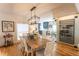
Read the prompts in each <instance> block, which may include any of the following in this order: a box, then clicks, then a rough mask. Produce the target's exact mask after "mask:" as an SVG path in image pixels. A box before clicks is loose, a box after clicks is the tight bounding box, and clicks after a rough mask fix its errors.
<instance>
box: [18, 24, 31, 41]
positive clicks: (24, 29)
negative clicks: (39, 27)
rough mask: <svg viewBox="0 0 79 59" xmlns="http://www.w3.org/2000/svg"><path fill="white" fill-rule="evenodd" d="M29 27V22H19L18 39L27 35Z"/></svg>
mask: <svg viewBox="0 0 79 59" xmlns="http://www.w3.org/2000/svg"><path fill="white" fill-rule="evenodd" d="M28 29H29V27H28V24H17V39H18V40H20V39H21V38H22V37H23V36H26V35H27V33H28Z"/></svg>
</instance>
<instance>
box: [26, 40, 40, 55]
mask: <svg viewBox="0 0 79 59" xmlns="http://www.w3.org/2000/svg"><path fill="white" fill-rule="evenodd" d="M27 44H28V46H29V47H30V48H31V50H32V51H33V55H34V56H36V49H38V48H39V47H40V44H39V43H38V41H35V40H27Z"/></svg>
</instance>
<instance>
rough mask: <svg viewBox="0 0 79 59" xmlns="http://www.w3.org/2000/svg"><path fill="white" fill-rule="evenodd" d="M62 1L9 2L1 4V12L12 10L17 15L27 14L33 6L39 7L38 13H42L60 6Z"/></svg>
mask: <svg viewBox="0 0 79 59" xmlns="http://www.w3.org/2000/svg"><path fill="white" fill-rule="evenodd" d="M60 5H62V4H60V3H58V4H55V3H13V4H11V3H9V4H0V11H1V12H11V13H14V14H17V15H27V14H29V13H30V9H31V8H32V7H33V6H36V7H37V13H38V14H41V13H44V12H46V11H50V10H52V9H54V8H57V7H59V6H60Z"/></svg>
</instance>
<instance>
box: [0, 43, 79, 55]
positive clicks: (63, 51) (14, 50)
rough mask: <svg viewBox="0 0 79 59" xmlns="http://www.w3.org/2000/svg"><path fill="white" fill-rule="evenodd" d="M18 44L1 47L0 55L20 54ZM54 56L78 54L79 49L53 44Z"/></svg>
mask: <svg viewBox="0 0 79 59" xmlns="http://www.w3.org/2000/svg"><path fill="white" fill-rule="evenodd" d="M17 46H18V45H13V46H10V47H1V48H0V56H21V55H22V54H21V51H20V50H18V47H17ZM41 53H42V54H40V55H41V56H43V53H44V51H43V52H41ZM54 53H55V54H54V56H79V49H78V48H74V47H72V46H70V45H67V44H63V43H56V44H55V51H54Z"/></svg>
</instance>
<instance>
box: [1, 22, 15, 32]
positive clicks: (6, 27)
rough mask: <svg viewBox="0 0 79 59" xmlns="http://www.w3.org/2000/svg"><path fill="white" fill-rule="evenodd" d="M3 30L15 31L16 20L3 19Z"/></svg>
mask: <svg viewBox="0 0 79 59" xmlns="http://www.w3.org/2000/svg"><path fill="white" fill-rule="evenodd" d="M2 32H14V22H13V21H2Z"/></svg>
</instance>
